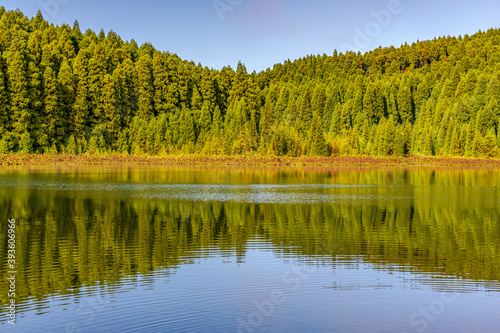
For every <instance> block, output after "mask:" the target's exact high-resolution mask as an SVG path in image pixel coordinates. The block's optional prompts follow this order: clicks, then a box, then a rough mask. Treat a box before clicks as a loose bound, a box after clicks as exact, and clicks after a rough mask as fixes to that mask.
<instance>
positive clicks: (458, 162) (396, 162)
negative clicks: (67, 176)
mask: <svg viewBox="0 0 500 333" xmlns="http://www.w3.org/2000/svg"><path fill="white" fill-rule="evenodd" d="M44 165H58V166H65V165H67V166H70V165H174V166H175V165H179V166H182V165H193V166H232V165H234V166H305V167H313V166H314V167H386V166H455V167H500V159H476V158H464V157H433V156H432V157H431V156H407V157H378V156H335V157H333V156H332V157H307V156H304V157H278V156H260V155H252V156H206V155H166V156H149V155H118V154H116V155H86V154H82V155H67V154H7V155H0V166H44Z"/></svg>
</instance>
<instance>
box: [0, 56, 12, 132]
mask: <svg viewBox="0 0 500 333" xmlns="http://www.w3.org/2000/svg"><path fill="white" fill-rule="evenodd" d="M8 110H9V105H8V100H7V87H6V86H5V75H4V72H3V68H2V66H0V138H1V137H2V135H3V134H4V133H5V132H6V131H7V130H8V128H9V127H10V126H9V124H10V119H9V115H8Z"/></svg>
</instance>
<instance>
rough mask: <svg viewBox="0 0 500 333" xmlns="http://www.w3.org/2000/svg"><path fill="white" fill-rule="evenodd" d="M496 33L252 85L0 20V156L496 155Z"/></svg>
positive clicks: (499, 66) (147, 51)
mask: <svg viewBox="0 0 500 333" xmlns="http://www.w3.org/2000/svg"><path fill="white" fill-rule="evenodd" d="M499 117H500V30H499V29H490V30H488V31H486V32H483V31H479V32H477V33H475V34H474V35H471V36H469V35H464V36H459V37H450V36H447V37H440V38H435V39H433V40H427V41H417V42H415V43H413V44H411V45H409V44H407V43H406V44H404V45H402V46H401V47H399V48H396V47H385V48H382V47H379V48H377V49H375V50H373V51H370V52H367V53H365V54H361V53H359V52H358V53H355V52H346V53H339V52H337V51H333V53H332V54H331V55H326V54H323V55H310V56H306V57H303V58H301V59H298V60H295V61H290V60H287V61H285V62H283V63H281V64H276V65H274V66H273V67H272V68H269V69H267V70H265V71H262V72H259V73H256V72H255V71H254V72H252V73H248V71H247V70H246V68H245V66H244V64H243V63H241V62H240V63H238V65H237V68H236V69H233V68H231V67H230V66H227V67H224V68H222V69H220V70H216V69H210V68H207V67H203V66H202V65H201V64H195V63H194V62H192V61H186V60H183V59H180V58H179V57H178V56H177V55H176V54H175V53H170V52H165V51H160V50H156V49H155V48H154V46H153V45H151V44H149V43H146V44H143V45H141V46H139V45H138V44H137V43H136V42H135V41H134V40H130V41H123V40H122V39H121V38H120V36H119V35H118V34H117V33H115V32H113V31H110V32H108V33H105V32H104V31H102V30H101V31H100V32H99V33H98V34H97V33H96V32H94V31H92V30H86V31H85V32H82V31H81V30H80V28H79V24H78V21H75V23H74V24H73V26H70V25H67V24H63V25H60V26H56V25H54V24H51V23H49V22H47V21H46V20H44V18H43V16H42V14H41V13H40V12H39V13H38V14H37V15H36V16H34V17H32V18H28V17H26V16H25V15H24V14H23V13H22V12H20V11H19V10H17V11H7V10H5V9H4V8H3V7H0V154H8V153H24V154H26V153H27V154H30V153H37V154H45V153H47V154H126V155H127V154H132V155H142V154H146V155H167V154H203V155H253V154H260V155H271V156H347V155H348V156H358V155H363V156H368V155H370V156H407V155H423V156H465V157H475V158H498V157H499V156H500V152H499V144H500V133H499V132H500V122H499Z"/></svg>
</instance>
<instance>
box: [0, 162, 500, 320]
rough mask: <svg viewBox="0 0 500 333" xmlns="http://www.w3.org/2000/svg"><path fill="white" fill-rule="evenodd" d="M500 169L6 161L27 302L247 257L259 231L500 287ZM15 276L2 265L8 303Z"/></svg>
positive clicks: (0, 291)
mask: <svg viewBox="0 0 500 333" xmlns="http://www.w3.org/2000/svg"><path fill="white" fill-rule="evenodd" d="M498 176H499V174H498V171H497V170H476V169H434V168H424V169H422V168H420V169H376V170H370V169H368V170H347V169H338V170H333V171H327V170H308V169H291V168H289V169H258V168H257V169H255V168H237V169H234V168H226V169H220V168H218V169H210V168H180V167H178V168H174V167H153V168H150V167H115V168H101V167H79V168H73V169H65V168H42V169H36V168H34V169H26V168H19V169H16V168H13V169H5V170H2V171H0V189H1V191H0V202H1V203H2V204H1V205H2V207H3V208H2V210H1V212H0V214H1V215H2V217H1V218H2V221H6V220H7V219H11V218H15V219H16V221H18V229H17V234H16V236H17V264H18V266H19V272H18V277H17V279H18V281H17V301H18V302H20V303H21V304H22V306H21V307H20V311H21V312H22V311H29V310H33V309H35V308H36V307H37V304H38V305H39V306H40V307H41V308H43V307H44V305H43V302H42V301H43V299H44V298H47V297H50V296H53V295H75V294H76V295H78V294H79V293H80V292H83V290H85V288H89V287H91V286H99V285H106V286H112V285H114V284H120V283H121V282H120V281H122V280H126V279H131V278H132V277H134V276H138V277H139V276H147V275H148V274H150V273H152V272H155V271H163V272H165V274H166V275H169V274H175V269H176V268H179V267H181V266H183V265H188V264H192V263H196V262H197V260H198V259H206V258H213V257H222V258H224V257H228V258H231V257H235V258H236V260H237V262H238V263H244V262H245V260H246V256H247V252H248V251H251V250H252V249H253V245H252V244H254V242H256V240H257V241H258V242H259V244H261V245H262V244H266V247H267V248H268V250H269V251H271V252H272V253H273V255H274V256H277V257H281V258H293V259H297V260H301V261H304V262H306V263H309V264H312V265H320V266H326V267H328V266H332V265H335V263H337V264H338V263H339V262H342V261H343V262H356V265H358V264H369V265H371V267H373V269H381V270H389V271H390V270H393V269H395V270H397V271H399V272H413V273H415V274H422V275H430V276H433V277H439V276H441V277H442V278H443V279H445V278H446V279H455V278H456V279H468V281H477V282H478V283H479V284H481V285H482V288H484V289H486V290H487V289H491V290H494V291H495V292H498V281H500V243H499V242H498V240H499V239H500V205H499V203H500V196H499V193H498V188H499V185H500V180H499V177H498ZM6 233H7V225H6V224H5V223H2V224H0V234H2V235H4V236H5V235H6ZM1 246H2V248H3V249H4V250H2V251H0V260H1V261H2V262H3V263H5V262H6V260H7V258H6V252H7V251H6V249H7V248H6V242H3V244H2V245H1ZM6 274H7V270H6V269H5V265H3V267H2V268H1V269H0V281H1V282H0V302H1V303H2V304H4V305H5V304H6V302H7V289H8V285H7V282H6V281H7V280H6V278H7V276H6ZM456 281H458V280H456ZM383 285H384V284H383V283H382V284H380V285H377V286H378V287H383ZM364 287H366V286H364ZM364 287H363V286H359V285H356V284H354V283H353V284H349V283H347V284H346V283H344V284H342V285H338V284H336V283H335V282H334V283H333V284H332V285H330V286H328V287H327V288H333V289H337V290H348V289H352V288H354V289H356V288H364ZM450 288H452V287H450ZM462 291H463V290H462ZM23 302H24V304H23ZM2 311H3V309H2Z"/></svg>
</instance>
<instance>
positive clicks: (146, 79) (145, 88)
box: [136, 55, 154, 121]
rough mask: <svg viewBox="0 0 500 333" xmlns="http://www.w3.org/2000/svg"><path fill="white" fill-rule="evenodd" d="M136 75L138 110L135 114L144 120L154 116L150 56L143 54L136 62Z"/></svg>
mask: <svg viewBox="0 0 500 333" xmlns="http://www.w3.org/2000/svg"><path fill="white" fill-rule="evenodd" d="M136 68H137V75H138V89H137V91H138V96H139V98H138V104H137V106H138V111H137V115H138V116H139V117H141V118H142V119H144V120H148V121H149V120H150V119H151V118H152V117H153V116H154V109H153V100H154V88H153V75H152V68H151V58H150V57H149V56H148V55H145V56H143V57H141V58H140V59H139V61H138V62H137V64H136Z"/></svg>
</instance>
